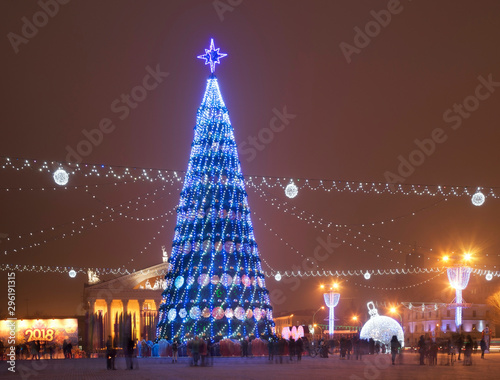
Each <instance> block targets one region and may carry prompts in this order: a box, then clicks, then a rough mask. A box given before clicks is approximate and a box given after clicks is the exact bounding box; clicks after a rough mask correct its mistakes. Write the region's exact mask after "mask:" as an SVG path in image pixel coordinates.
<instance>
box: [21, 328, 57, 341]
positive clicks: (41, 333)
mask: <svg viewBox="0 0 500 380" xmlns="http://www.w3.org/2000/svg"><path fill="white" fill-rule="evenodd" d="M54 333H55V330H54V329H50V328H49V329H48V328H41V329H26V330H25V331H24V335H26V336H27V335H29V337H28V338H27V341H28V342H31V341H32V340H45V341H52V340H54Z"/></svg>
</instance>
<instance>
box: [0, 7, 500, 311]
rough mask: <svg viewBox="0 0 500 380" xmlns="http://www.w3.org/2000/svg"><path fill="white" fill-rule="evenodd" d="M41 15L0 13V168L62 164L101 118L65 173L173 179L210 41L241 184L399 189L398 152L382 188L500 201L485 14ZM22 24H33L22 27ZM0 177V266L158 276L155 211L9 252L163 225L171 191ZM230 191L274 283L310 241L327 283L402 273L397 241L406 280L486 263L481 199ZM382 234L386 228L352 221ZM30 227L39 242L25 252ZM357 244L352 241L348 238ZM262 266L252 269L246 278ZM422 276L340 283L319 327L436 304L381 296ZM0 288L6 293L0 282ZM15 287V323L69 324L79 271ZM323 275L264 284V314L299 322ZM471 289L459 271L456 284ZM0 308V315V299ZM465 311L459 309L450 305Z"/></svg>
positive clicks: (438, 285)
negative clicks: (161, 173)
mask: <svg viewBox="0 0 500 380" xmlns="http://www.w3.org/2000/svg"><path fill="white" fill-rule="evenodd" d="M46 1H47V3H50V4H52V5H51V8H50V9H49V11H50V12H52V14H53V17H51V16H43V14H41V13H40V12H45V13H46V11H42V8H41V7H40V5H38V4H37V3H36V2H27V1H24V2H18V1H3V2H1V3H0V18H1V19H2V22H1V23H0V25H1V29H2V35H3V36H4V37H3V43H2V44H1V45H0V49H1V53H2V106H1V109H2V112H1V113H0V122H1V125H2V135H1V139H0V155H1V156H2V157H20V158H34V159H39V160H42V161H44V160H46V161H58V162H65V161H67V160H68V159H69V160H71V161H74V160H75V158H74V156H71V157H70V156H68V152H69V151H70V150H71V149H73V150H76V149H77V146H78V144H79V143H80V142H81V141H83V140H88V138H87V137H85V135H84V133H83V132H82V131H84V130H85V131H91V130H93V129H96V128H99V124H100V122H101V120H102V119H105V118H108V119H110V120H111V121H112V122H113V125H115V129H114V130H113V131H112V132H111V133H108V134H104V135H103V139H102V142H101V143H100V144H97V146H93V147H92V151H91V152H86V153H87V154H85V155H84V156H83V157H82V161H83V162H85V163H92V164H105V165H112V166H127V167H140V168H157V169H169V170H179V171H184V170H186V168H187V163H188V159H189V151H190V144H191V141H192V139H193V128H194V124H195V116H196V110H197V108H198V106H199V105H200V102H201V98H202V95H203V92H204V90H205V84H206V78H207V77H208V75H209V69H208V66H204V65H203V61H201V60H198V59H196V56H197V55H199V54H202V53H203V52H204V49H205V48H208V45H209V43H210V38H214V39H215V44H216V47H220V49H221V50H220V51H221V52H224V53H227V54H228V56H227V57H226V58H224V59H222V60H221V65H218V66H217V70H216V74H217V77H218V79H219V85H220V88H221V92H222V96H223V98H224V100H225V102H226V105H227V107H228V109H229V113H230V117H231V122H232V125H233V127H234V129H235V135H236V139H237V143H238V144H239V145H240V160H241V165H242V169H243V173H244V174H245V175H246V176H250V175H256V176H267V177H280V178H295V179H296V183H298V184H299V185H300V184H302V183H303V180H299V179H334V180H342V181H345V180H349V181H356V182H387V181H388V180H389V179H388V178H387V175H388V174H387V172H391V173H393V174H395V175H399V176H403V174H402V173H401V172H400V171H399V170H398V165H399V164H400V158H399V157H401V158H402V159H405V160H409V159H410V156H411V157H414V158H415V157H420V158H422V157H423V159H422V160H421V161H422V162H420V163H419V165H418V166H415V168H414V171H413V173H411V174H409V175H407V174H408V173H404V177H406V178H403V177H401V180H404V183H405V184H427V185H442V186H450V185H460V186H469V187H470V188H471V191H474V190H475V189H476V188H477V187H478V186H481V187H488V188H489V187H499V188H498V189H497V190H496V191H497V193H500V179H499V176H498V162H499V161H500V150H499V149H498V140H499V136H500V134H499V132H498V120H499V117H500V107H498V104H499V101H500V69H499V63H500V51H499V49H498V39H499V33H500V29H499V25H500V3H499V2H498V1H494V0H492V1H481V3H480V4H478V3H477V2H473V1H439V2H433V1H407V0H403V1H401V2H397V1H396V2H393V1H390V2H387V1H335V2H333V1H308V2H305V1H303V2H299V1H295V2H292V1H268V0H266V1H260V0H252V1H248V0H247V1H231V2H230V1H228V0H220V1H215V2H213V1H194V0H178V1H128V0H120V1H118V0H115V1H95V0H88V1H77V0H73V1H70V2H68V3H67V4H62V5H61V4H60V5H58V8H59V9H57V8H56V7H54V5H53V4H54V1H50V0H46ZM61 2H63V1H62V0H61ZM58 4H59V3H58ZM214 4H215V5H214ZM230 4H233V5H230ZM388 9H389V11H388ZM37 12H38V13H37ZM34 16H35V21H36V22H37V23H38V24H39V25H42V26H40V27H37V31H33V30H29V27H24V31H23V25H24V24H25V21H26V20H28V22H32V21H33V17H34ZM389 17H390V19H389ZM377 19H378V20H379V21H376V20H377ZM381 23H382V24H384V25H385V26H381ZM360 30H361V33H362V34H363V35H361V34H360V32H359V31H360ZM23 33H25V34H28V35H29V36H30V37H29V38H26V37H25V36H24V37H23ZM29 33H31V34H29ZM365 33H369V34H371V36H372V37H370V36H367V35H366V34H365ZM148 67H149V69H148ZM150 70H153V71H154V70H157V71H159V72H161V73H164V74H161V75H160V76H159V77H158V78H159V79H158V83H157V86H155V88H154V89H151V90H149V91H148V92H147V94H146V97H145V99H144V100H143V101H140V102H137V103H136V104H135V105H134V106H133V107H132V106H130V107H128V106H127V107H128V108H127V107H126V106H125V104H126V103H124V102H122V101H121V100H120V99H121V97H122V94H130V92H131V90H132V89H133V88H134V87H135V86H138V85H141V84H142V83H143V79H144V77H145V76H146V75H147V74H148V72H149V71H150ZM166 73H168V75H167V74H166ZM152 83H153V81H151V84H152ZM485 83H486V84H485ZM478 86H479V87H480V88H479V90H478ZM479 98H482V99H479ZM464 100H465V105H464ZM113 104H114V106H113ZM117 107H122V108H121V111H119V110H120V108H117ZM467 109H469V110H470V112H469V111H467ZM277 112H278V113H281V114H283V113H288V114H289V115H293V117H292V116H290V117H289V119H287V122H288V124H286V125H285V128H282V129H281V130H279V131H277V132H273V134H272V136H271V137H270V136H269V134H267V135H266V132H265V128H269V126H270V122H271V120H272V119H273V117H274V116H275V115H276V113H277ZM263 131H264V132H263ZM259 136H260V137H259ZM432 136H434V138H435V140H436V141H439V142H436V143H434V145H435V147H434V149H432V150H433V151H432V152H430V150H428V154H426V155H424V154H423V153H414V152H415V151H416V149H418V146H417V143H416V142H415V140H418V141H427V140H426V139H430V138H432ZM255 138H257V141H258V144H259V145H258V146H259V147H260V148H259V149H261V150H257V149H255V150H254V152H255V155H254V154H253V153H252V149H253V148H252V149H250V148H249V147H250V146H251V145H250V144H251V141H252V139H255ZM259 139H260V140H259ZM262 139H264V140H266V142H265V143H264V144H262ZM243 149H246V150H245V151H243ZM426 149H430V145H427V148H426ZM1 162H2V164H3V162H4V159H3V158H2V160H1ZM53 169H54V170H55V169H57V167H54V168H53ZM0 181H1V186H0V187H1V188H2V190H1V191H0V199H1V203H0V204H1V214H0V215H1V218H0V234H8V235H9V236H10V237H15V236H17V235H20V234H28V237H27V238H23V239H21V240H14V241H9V242H7V241H6V240H5V239H2V240H0V241H1V243H0V251H2V256H1V257H2V258H1V263H10V264H30V265H51V266H75V267H84V268H85V267H105V268H118V267H122V266H125V267H126V268H128V269H134V268H135V269H141V268H145V267H148V266H151V265H155V264H157V263H159V262H160V261H161V246H162V245H165V246H167V247H168V249H169V250H170V245H171V241H172V237H173V232H174V227H175V218H174V217H172V216H166V217H163V218H159V219H157V220H155V221H143V222H141V221H133V220H130V219H126V218H119V217H116V218H114V221H113V222H107V223H104V224H102V225H100V226H99V227H98V228H88V227H85V228H84V231H83V232H84V233H82V234H79V235H78V236H76V237H68V238H65V239H60V238H58V239H55V240H53V241H52V240H51V241H50V242H48V243H47V244H41V245H40V246H39V247H36V248H32V249H25V250H22V251H20V252H17V253H15V252H12V250H13V249H18V248H20V247H23V246H26V245H29V244H32V243H34V242H40V241H42V240H44V239H46V238H49V240H50V237H55V236H60V234H61V233H70V232H71V229H72V228H74V226H76V227H78V226H80V225H81V224H82V222H81V218H83V217H86V216H88V215H91V214H96V213H101V212H103V215H109V213H110V212H109V211H106V207H110V206H113V205H117V204H120V203H122V202H126V201H128V200H130V199H136V198H137V197H143V196H144V195H145V194H146V193H152V192H154V191H155V190H158V192H157V194H156V195H154V196H152V198H150V200H149V201H148V202H146V203H147V207H143V206H142V204H143V203H144V202H142V203H140V205H139V206H140V209H139V210H138V211H135V210H129V215H130V216H135V217H144V218H148V217H156V216H159V215H162V214H164V213H166V212H168V211H169V210H172V209H173V208H174V207H175V205H176V204H177V202H178V200H179V190H178V188H177V186H172V185H169V184H167V185H166V186H165V188H164V189H163V185H164V184H161V183H159V182H154V183H146V182H137V183H129V184H119V185H116V186H114V185H110V184H109V183H110V182H114V180H112V179H109V178H108V179H102V178H98V179H97V178H95V177H83V176H78V175H75V176H72V177H71V178H70V181H71V182H70V185H95V184H100V185H101V186H99V187H97V188H96V187H93V188H91V189H90V190H89V191H85V189H84V188H79V189H78V190H69V189H68V190H64V189H58V190H56V191H52V190H49V191H41V190H33V191H30V190H24V191H8V192H7V191H6V190H5V188H13V187H19V186H22V187H23V188H41V187H51V186H54V182H53V180H52V178H51V175H49V174H48V173H40V172H37V171H36V170H23V172H15V171H13V170H11V169H1V170H0ZM273 181H274V180H272V181H271V182H273ZM247 191H248V194H249V200H250V207H251V210H252V211H253V212H254V213H255V215H253V225H254V229H255V235H256V239H257V242H258V244H259V247H260V251H261V257H262V258H263V259H265V260H266V261H267V262H268V263H269V265H270V266H271V267H272V268H273V269H275V270H280V271H281V272H283V271H284V270H291V269H292V268H294V267H295V268H297V269H300V270H305V269H304V268H303V260H304V258H307V257H314V251H315V249H316V248H317V247H318V246H320V243H319V241H320V240H322V241H327V239H328V236H329V235H330V236H331V237H330V239H331V241H332V242H336V243H338V244H340V245H339V246H337V247H336V248H335V249H334V250H333V251H332V253H330V254H329V255H327V257H326V258H325V260H323V261H320V262H319V265H320V267H321V268H324V269H328V270H342V269H364V270H366V269H383V268H403V267H404V262H405V253H409V252H411V251H412V246H416V247H417V252H418V253H420V254H422V255H424V256H425V264H424V266H425V267H432V266H435V265H436V264H437V258H439V257H440V256H441V255H442V254H443V253H444V252H452V251H454V252H455V253H461V252H463V251H464V250H472V251H473V252H474V255H475V257H476V259H475V263H474V265H476V266H477V267H478V268H483V269H484V268H487V269H494V270H496V269H497V268H498V267H495V266H496V265H500V260H499V257H498V252H499V248H500V239H499V236H498V223H499V219H498V215H499V211H500V201H499V200H496V199H493V198H491V197H488V198H487V199H486V203H485V204H484V205H483V206H482V207H475V206H473V205H472V204H471V201H470V197H450V198H448V200H446V201H445V200H444V199H443V197H441V196H416V195H408V196H406V195H390V194H383V195H378V194H373V193H371V194H351V193H350V192H344V193H339V192H329V193H328V192H324V191H320V190H318V191H311V190H308V189H306V188H303V189H301V190H299V195H298V196H297V197H296V198H294V199H292V200H289V199H287V198H286V197H285V195H284V191H283V188H282V187H276V188H273V189H266V190H265V192H266V193H265V194H262V193H261V192H259V190H256V189H254V188H253V187H251V186H249V187H247ZM271 198H276V199H278V203H280V204H282V203H283V202H285V201H288V202H289V207H293V206H294V207H296V208H297V212H301V211H305V212H307V215H313V217H312V219H313V220H314V221H318V220H320V219H321V218H323V219H324V220H326V221H331V222H333V223H336V224H342V225H346V224H347V225H350V226H351V227H350V228H351V230H350V231H349V234H348V235H346V233H345V232H346V231H348V230H347V229H345V228H344V229H343V230H341V231H340V232H339V231H337V230H336V229H333V228H330V229H325V230H324V231H323V228H314V225H316V224H317V223H307V222H304V221H301V220H298V219H297V218H296V217H294V216H293V215H291V214H290V212H284V209H283V208H277V207H276V206H277V205H276V204H274V205H273V204H272V202H271V201H270V200H271ZM266 199H267V201H266ZM152 200H154V201H155V202H154V203H152V202H151V201H152ZM275 203H276V202H275ZM413 213H414V215H412V214H413ZM400 217H401V218H400ZM165 218H167V219H168V220H166V219H165ZM259 218H261V219H259ZM396 218H397V219H396ZM391 219H396V220H395V221H394V222H386V223H384V224H377V225H376V226H369V227H361V226H360V224H366V223H368V224H369V223H372V222H374V223H377V222H381V221H390V220H391ZM73 221H75V225H72V224H71V222H73ZM59 225H65V227H61V229H59V230H58V231H59V234H50V233H49V232H47V231H48V230H49V228H50V227H52V226H59ZM162 226H163V228H162ZM270 228H271V229H272V231H270ZM40 230H44V231H45V232H44V234H43V236H42V235H41V234H35V233H34V236H32V237H29V233H30V232H36V231H40ZM358 232H361V234H358ZM366 234H370V235H371V238H369V239H368V240H370V241H369V242H363V240H362V238H361V237H366V236H367V235H366ZM276 235H277V236H276ZM0 236H4V235H0ZM354 236H358V238H354ZM153 238H154V239H153ZM379 238H380V239H379ZM282 240H283V241H285V242H287V243H288V245H290V246H292V247H293V249H291V248H290V247H289V246H287V245H286V244H285V243H284V242H283V241H282ZM388 240H390V242H388ZM399 242H401V244H399ZM149 243H151V244H149ZM145 247H147V249H145ZM357 247H359V249H358V248H357ZM390 248H394V249H395V248H398V249H399V250H401V251H403V253H400V252H399V253H398V252H395V250H392V251H391V250H390ZM431 248H432V251H429V249H431ZM321 249H322V248H319V250H321ZM4 250H7V251H9V253H8V254H7V255H4V254H3V251H4ZM297 251H299V252H300V253H297ZM317 251H318V250H317ZM322 252H323V253H324V252H326V251H324V250H323V251H322ZM301 255H302V256H301ZM263 269H264V270H267V271H269V267H267V265H266V264H264V263H263ZM433 276H435V275H434V274H432V275H429V274H423V275H407V276H384V277H382V276H372V278H371V279H370V280H369V281H366V280H364V279H363V278H362V277H346V278H342V279H340V281H341V293H342V296H341V301H340V304H339V312H336V315H338V316H340V317H341V318H347V317H348V315H350V314H351V313H357V314H359V315H362V316H363V317H365V316H366V311H367V310H366V306H365V303H366V301H367V300H376V301H378V302H396V301H428V302H430V301H440V302H451V300H452V299H453V294H452V291H451V290H450V289H449V288H448V287H447V279H446V275H441V276H438V277H437V278H435V279H433V280H431V281H429V282H428V283H426V284H424V285H421V286H416V287H410V288H408V289H401V290H384V288H387V287H403V286H411V285H415V284H419V283H421V282H423V281H426V280H428V279H430V278H431V277H433ZM473 277H474V276H473ZM0 278H2V280H1V283H3V284H4V285H5V286H6V281H7V274H6V272H2V273H0ZM16 279H17V307H18V317H23V316H26V313H29V314H30V315H37V316H42V315H43V316H63V315H65V316H72V315H75V314H77V313H80V312H81V308H80V306H79V305H80V303H81V301H82V293H83V284H84V282H85V281H86V277H85V276H84V275H82V274H80V275H79V276H78V277H77V278H75V279H70V278H69V277H68V275H67V274H64V275H63V274H43V273H42V274H37V273H28V272H22V273H17V277H16ZM332 280H333V279H331V278H312V279H300V280H297V281H293V282H291V281H288V282H283V281H282V282H280V283H278V282H276V281H275V280H274V279H272V278H270V279H268V280H267V287H268V288H269V290H270V291H271V292H272V294H274V296H273V297H274V298H273V297H272V300H274V306H275V310H276V312H292V311H295V310H299V309H314V310H316V309H317V308H318V307H319V306H321V305H322V304H323V299H322V295H321V291H320V290H319V288H318V285H319V284H320V283H324V282H331V281H332ZM485 282H486V281H485V280H484V277H481V278H477V276H475V277H474V278H473V279H472V280H471V286H477V285H478V284H484V283H485ZM492 284H493V285H498V284H499V282H498V280H494V281H492ZM366 286H372V287H375V288H367V287H366ZM281 292H282V293H281ZM1 294H2V295H1V296H0V315H1V316H2V317H4V316H5V313H6V305H7V301H6V297H5V294H6V292H1ZM464 298H465V299H466V300H468V294H467V290H466V291H464ZM475 302H483V303H484V299H483V300H476V301H475ZM382 313H383V311H382Z"/></svg>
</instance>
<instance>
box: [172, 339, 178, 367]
mask: <svg viewBox="0 0 500 380" xmlns="http://www.w3.org/2000/svg"><path fill="white" fill-rule="evenodd" d="M178 352H179V343H177V340H175V339H174V341H173V342H172V363H177V354H178Z"/></svg>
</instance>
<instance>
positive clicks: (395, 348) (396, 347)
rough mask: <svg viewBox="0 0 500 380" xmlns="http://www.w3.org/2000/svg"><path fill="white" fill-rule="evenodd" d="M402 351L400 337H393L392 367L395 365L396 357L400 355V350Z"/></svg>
mask: <svg viewBox="0 0 500 380" xmlns="http://www.w3.org/2000/svg"><path fill="white" fill-rule="evenodd" d="M400 349H401V343H399V340H398V337H397V336H396V335H393V336H392V338H391V358H392V365H395V364H396V363H395V360H396V355H397V354H398V352H399V350H400Z"/></svg>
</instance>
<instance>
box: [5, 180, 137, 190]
mask: <svg viewBox="0 0 500 380" xmlns="http://www.w3.org/2000/svg"><path fill="white" fill-rule="evenodd" d="M135 182H137V181H136V180H132V181H115V182H103V183H93V184H87V185H74V186H42V187H23V186H18V187H0V191H5V192H12V191H58V190H59V191H60V190H80V189H85V190H90V189H93V188H101V187H105V186H118V185H127V184H130V183H135Z"/></svg>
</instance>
